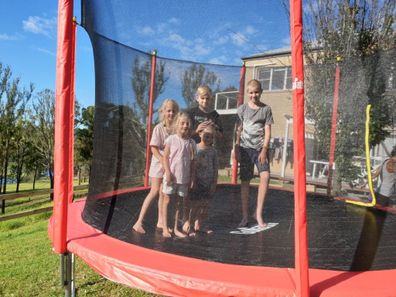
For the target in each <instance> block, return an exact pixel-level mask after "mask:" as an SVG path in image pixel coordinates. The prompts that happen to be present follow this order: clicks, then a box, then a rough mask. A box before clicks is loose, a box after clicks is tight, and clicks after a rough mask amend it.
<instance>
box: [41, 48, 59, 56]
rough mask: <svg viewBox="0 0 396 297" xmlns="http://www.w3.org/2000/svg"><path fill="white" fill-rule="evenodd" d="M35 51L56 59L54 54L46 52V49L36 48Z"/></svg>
mask: <svg viewBox="0 0 396 297" xmlns="http://www.w3.org/2000/svg"><path fill="white" fill-rule="evenodd" d="M36 50H38V51H39V52H42V53H44V54H47V55H50V56H53V57H56V53H54V52H51V51H50V50H47V49H45V48H41V47H38V48H36Z"/></svg>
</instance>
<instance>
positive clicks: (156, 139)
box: [132, 99, 179, 234]
mask: <svg viewBox="0 0 396 297" xmlns="http://www.w3.org/2000/svg"><path fill="white" fill-rule="evenodd" d="M178 112H179V105H178V104H177V103H176V101H175V100H173V99H165V100H164V102H163V103H162V105H161V107H160V109H159V114H160V123H159V124H158V125H156V126H155V127H154V130H153V135H152V137H151V141H150V147H151V152H152V154H153V155H152V157H151V164H150V170H149V176H150V178H151V189H150V192H149V193H148V195H147V197H146V198H145V199H144V202H143V205H142V208H141V210H140V213H139V218H138V219H137V221H136V223H135V225H133V227H132V228H133V230H135V231H136V232H138V233H142V234H144V233H146V231H145V230H144V228H143V221H144V218H145V216H146V213H147V210H148V208H149V206H150V204H151V202H152V201H153V200H154V199H155V198H156V197H157V196H158V195H159V199H158V221H157V228H159V229H162V228H163V219H162V213H161V209H162V202H163V195H162V191H160V188H161V184H162V179H163V176H164V160H163V150H164V148H165V139H166V138H168V136H169V135H170V134H171V133H172V132H173V124H174V120H175V118H176V115H177V114H178Z"/></svg>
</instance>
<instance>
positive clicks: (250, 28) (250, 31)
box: [245, 26, 257, 35]
mask: <svg viewBox="0 0 396 297" xmlns="http://www.w3.org/2000/svg"><path fill="white" fill-rule="evenodd" d="M256 32H257V30H256V29H255V28H254V27H253V26H246V28H245V33H246V34H248V35H253V34H255V33H256Z"/></svg>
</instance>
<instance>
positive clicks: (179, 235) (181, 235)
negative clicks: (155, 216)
mask: <svg viewBox="0 0 396 297" xmlns="http://www.w3.org/2000/svg"><path fill="white" fill-rule="evenodd" d="M175 235H176V236H177V237H180V238H185V237H187V235H186V234H185V233H183V232H181V231H179V230H177V229H175Z"/></svg>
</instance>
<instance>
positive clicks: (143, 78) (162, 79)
mask: <svg viewBox="0 0 396 297" xmlns="http://www.w3.org/2000/svg"><path fill="white" fill-rule="evenodd" d="M150 79H151V64H150V62H149V61H146V62H144V61H143V62H142V61H141V60H140V59H139V57H136V58H135V60H134V62H133V66H132V81H131V83H132V89H133V92H134V93H135V99H136V102H135V103H134V109H135V111H136V115H137V116H138V117H139V119H140V122H141V123H143V125H145V124H146V120H147V116H148V109H149V90H150ZM168 79H169V76H168V75H166V73H165V62H163V61H162V62H160V63H159V64H158V65H157V66H156V70H155V85H154V98H153V105H154V102H155V100H156V99H157V98H158V96H159V95H160V94H162V92H163V91H164V87H165V84H166V82H167V81H168Z"/></svg>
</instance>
